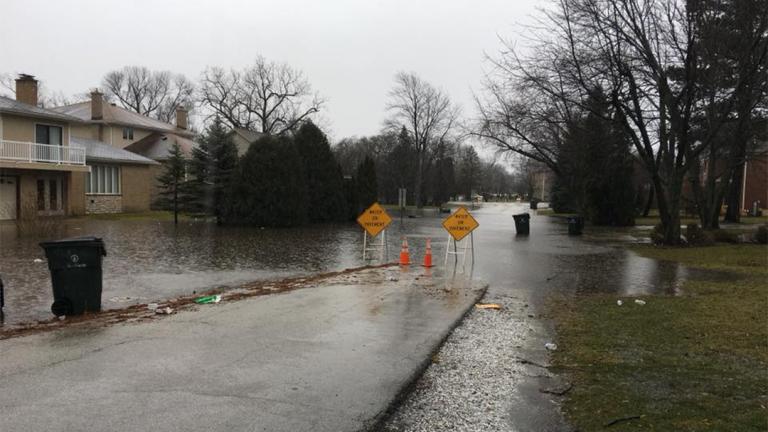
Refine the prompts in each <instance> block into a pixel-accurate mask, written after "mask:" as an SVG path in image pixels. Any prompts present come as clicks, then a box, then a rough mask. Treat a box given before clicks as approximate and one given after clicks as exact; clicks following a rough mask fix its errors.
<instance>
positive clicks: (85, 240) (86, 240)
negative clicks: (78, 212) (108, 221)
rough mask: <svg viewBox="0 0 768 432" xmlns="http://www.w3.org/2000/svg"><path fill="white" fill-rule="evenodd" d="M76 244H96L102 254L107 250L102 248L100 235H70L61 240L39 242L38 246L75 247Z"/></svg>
mask: <svg viewBox="0 0 768 432" xmlns="http://www.w3.org/2000/svg"><path fill="white" fill-rule="evenodd" d="M76 246H98V247H100V248H101V249H102V252H101V253H102V254H103V255H106V254H107V251H106V249H105V248H104V241H103V240H102V239H101V237H95V236H83V237H72V238H66V239H61V240H51V241H47V242H40V247H42V248H43V249H48V248H55V247H76Z"/></svg>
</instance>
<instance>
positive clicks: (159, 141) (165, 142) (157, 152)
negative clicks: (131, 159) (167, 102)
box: [125, 132, 198, 161]
mask: <svg viewBox="0 0 768 432" xmlns="http://www.w3.org/2000/svg"><path fill="white" fill-rule="evenodd" d="M174 143H178V144H179V147H181V151H182V153H184V156H186V157H192V150H194V149H195V148H196V147H198V144H197V143H196V142H195V141H193V140H191V139H190V138H188V137H185V136H180V135H177V134H172V133H157V132H155V133H152V134H149V135H148V136H146V137H144V138H142V139H140V140H138V141H136V142H135V143H133V144H131V145H129V146H127V147H125V149H126V150H128V151H131V152H133V153H136V154H140V155H142V156H144V157H147V158H149V159H153V160H156V161H162V160H165V159H168V154H169V152H170V151H171V149H172V148H173V144H174Z"/></svg>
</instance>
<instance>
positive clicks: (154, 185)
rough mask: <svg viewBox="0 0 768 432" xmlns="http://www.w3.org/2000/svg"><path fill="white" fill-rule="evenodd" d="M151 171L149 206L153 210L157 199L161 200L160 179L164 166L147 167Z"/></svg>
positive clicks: (149, 174)
mask: <svg viewBox="0 0 768 432" xmlns="http://www.w3.org/2000/svg"><path fill="white" fill-rule="evenodd" d="M147 168H148V169H149V173H148V175H147V176H148V177H149V178H150V188H149V191H150V192H149V205H150V207H151V208H155V203H156V202H157V199H158V198H160V190H161V189H160V182H159V181H158V179H159V178H160V176H161V175H162V174H163V166H162V165H151V166H148V167H147Z"/></svg>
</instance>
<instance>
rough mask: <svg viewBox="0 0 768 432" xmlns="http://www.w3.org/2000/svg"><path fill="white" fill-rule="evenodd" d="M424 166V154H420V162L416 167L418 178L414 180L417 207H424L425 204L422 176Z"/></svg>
mask: <svg viewBox="0 0 768 432" xmlns="http://www.w3.org/2000/svg"><path fill="white" fill-rule="evenodd" d="M423 167H424V155H423V154H421V155H419V164H418V168H417V169H416V178H415V180H414V185H413V186H414V191H413V196H414V200H415V201H416V208H422V207H423V205H422V204H421V183H422V177H423V172H422V168H423Z"/></svg>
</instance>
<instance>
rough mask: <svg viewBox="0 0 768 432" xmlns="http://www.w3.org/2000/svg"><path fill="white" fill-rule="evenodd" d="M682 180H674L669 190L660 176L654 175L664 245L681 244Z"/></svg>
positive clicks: (670, 183) (668, 186)
mask: <svg viewBox="0 0 768 432" xmlns="http://www.w3.org/2000/svg"><path fill="white" fill-rule="evenodd" d="M682 184H683V183H682V180H681V179H676V178H673V179H672V180H671V181H670V182H669V184H668V185H667V188H666V189H665V188H664V184H663V182H662V180H661V177H660V176H659V175H658V174H654V175H653V185H654V188H655V189H656V197H657V198H656V202H657V203H658V207H659V216H660V218H661V229H662V235H663V236H664V239H663V241H664V244H665V245H670V246H675V245H679V244H680V196H681V195H682Z"/></svg>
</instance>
